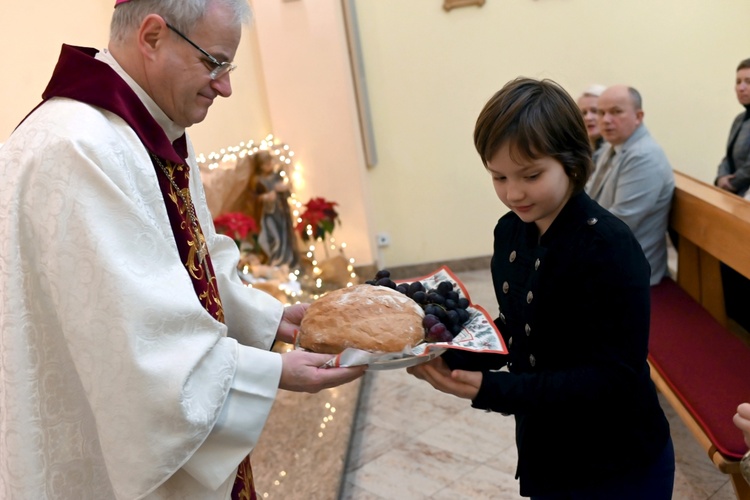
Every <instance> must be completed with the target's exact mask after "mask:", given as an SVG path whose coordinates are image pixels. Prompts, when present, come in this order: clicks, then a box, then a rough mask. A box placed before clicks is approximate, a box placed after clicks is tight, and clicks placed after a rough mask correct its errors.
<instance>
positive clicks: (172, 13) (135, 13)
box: [109, 0, 252, 42]
mask: <svg viewBox="0 0 750 500" xmlns="http://www.w3.org/2000/svg"><path fill="white" fill-rule="evenodd" d="M213 2H218V3H221V4H223V5H226V6H228V7H229V8H230V9H231V10H232V11H233V12H234V17H235V21H236V22H237V23H238V24H242V23H249V22H250V19H251V18H252V11H251V9H250V6H249V5H248V3H247V0H130V1H129V2H126V3H123V4H120V5H118V6H117V7H115V12H114V14H112V22H111V24H110V30H109V38H110V40H112V41H115V42H123V41H125V38H126V37H127V35H128V34H129V33H131V32H132V31H133V30H135V29H137V28H138V27H139V26H140V25H141V22H142V21H143V19H144V18H145V17H146V16H148V15H149V14H158V15H160V16H161V17H163V18H164V20H165V21H167V22H168V23H169V24H171V25H172V26H174V27H175V28H177V29H178V30H180V31H182V32H183V33H185V34H186V35H189V34H190V30H191V28H192V27H193V26H194V25H195V23H197V22H198V21H199V20H200V19H201V18H202V17H203V16H204V14H205V13H206V10H208V7H209V6H210V5H211V4H212V3H213Z"/></svg>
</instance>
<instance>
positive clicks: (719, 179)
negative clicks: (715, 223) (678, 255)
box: [714, 58, 750, 331]
mask: <svg viewBox="0 0 750 500" xmlns="http://www.w3.org/2000/svg"><path fill="white" fill-rule="evenodd" d="M734 91H735V93H736V94H737V101H739V103H740V104H741V105H742V106H744V108H745V111H743V112H742V113H740V114H739V115H737V117H736V118H735V119H734V121H733V122H732V127H731V128H730V129H729V139H728V140H727V151H726V156H724V159H723V160H721V163H720V164H719V168H718V172H717V175H716V180H715V181H714V184H716V185H717V186H718V187H720V188H721V189H724V190H726V191H729V192H730V193H735V194H737V195H739V196H743V195H746V194H747V193H750V190H748V187H750V58H748V59H745V60H743V61H740V63H739V64H738V65H737V73H736V76H735V85H734ZM721 280H722V287H723V289H724V303H725V307H726V313H727V316H729V317H730V318H731V319H733V320H734V321H736V322H737V323H738V324H739V325H740V326H742V328H744V329H745V330H747V331H750V308H748V307H747V298H748V297H750V280H748V279H747V278H745V277H744V276H743V275H742V274H740V273H738V272H737V271H735V270H734V269H732V268H731V267H729V266H727V265H726V264H724V263H722V264H721Z"/></svg>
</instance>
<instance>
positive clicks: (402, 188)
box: [355, 0, 750, 265]
mask: <svg viewBox="0 0 750 500" xmlns="http://www.w3.org/2000/svg"><path fill="white" fill-rule="evenodd" d="M355 3H356V7H357V10H358V16H359V25H360V29H361V37H362V44H363V50H364V60H365V70H366V73H367V79H368V85H369V93H370V99H371V103H372V110H373V126H374V129H375V136H376V142H377V151H378V156H379V160H380V161H379V164H378V165H377V167H375V169H374V170H373V171H372V176H371V188H372V190H373V199H374V200H375V207H374V208H375V214H376V230H377V231H389V232H390V233H391V237H392V240H393V243H392V245H391V247H390V248H388V249H386V251H385V261H386V262H387V263H388V264H389V265H399V264H407V263H415V262H430V261H434V260H442V259H454V258H462V257H468V256H474V255H487V254H490V253H491V250H492V249H491V240H492V234H491V233H492V229H493V227H494V222H495V221H496V220H497V218H498V215H499V214H501V213H503V212H504V211H505V210H504V208H503V207H502V206H501V204H500V202H499V201H498V200H497V199H496V197H495V194H494V191H493V190H492V186H491V184H490V180H489V178H488V176H487V175H486V173H485V172H484V170H483V168H482V165H481V163H480V162H479V160H478V157H477V155H476V152H475V151H474V150H473V145H472V135H471V134H472V131H473V125H474V121H475V119H476V116H477V114H478V113H479V110H480V109H481V107H482V105H483V104H484V103H485V101H486V100H487V99H488V98H489V97H490V95H491V94H492V93H493V92H495V91H496V90H498V89H499V88H500V87H501V86H502V85H503V84H504V83H505V82H506V81H508V80H510V79H512V78H514V77H516V76H519V75H523V76H530V77H540V78H541V77H546V78H552V79H554V80H557V81H558V82H559V83H560V84H562V85H563V86H564V87H565V88H566V89H568V91H569V92H570V93H571V94H574V96H576V95H577V93H578V92H579V91H580V90H582V89H583V88H584V87H585V86H587V85H588V84H589V83H593V82H598V83H602V84H605V85H610V84H614V83H627V84H630V85H633V86H635V87H637V88H638V89H639V90H640V91H641V92H642V94H643V97H644V109H645V123H646V125H647V126H648V127H649V129H650V130H651V133H652V134H653V135H654V136H655V137H656V139H657V140H658V141H659V142H660V143H661V144H662V146H663V147H664V149H665V150H666V153H667V155H668V156H669V158H670V160H671V161H672V164H673V167H675V168H678V169H681V170H683V171H685V172H687V173H689V174H691V175H694V176H696V177H698V178H700V179H702V180H704V181H710V180H712V178H713V175H714V173H715V169H716V166H717V164H718V162H719V160H720V159H721V157H722V156H723V148H724V147H725V144H726V139H727V133H728V131H729V125H730V122H731V120H732V118H733V117H734V116H735V115H736V114H737V113H739V112H740V111H741V108H740V106H739V105H738V104H737V101H736V98H735V96H734V90H733V86H734V73H735V71H734V69H735V67H736V65H737V63H738V62H739V61H740V60H741V59H743V58H746V57H750V30H748V29H747V24H746V20H747V19H749V18H750V3H749V2H747V1H746V0H723V1H721V2H706V1H703V0H660V1H658V2H653V1H651V0H629V1H627V2H623V1H622V0H566V1H560V0H504V1H500V0H488V1H487V2H486V3H485V5H484V7H482V8H477V7H467V8H461V9H456V10H453V11H451V12H450V13H446V12H444V11H443V10H442V9H440V8H439V4H441V3H442V2H440V1H439V0H431V1H429V2H425V1H403V0H355Z"/></svg>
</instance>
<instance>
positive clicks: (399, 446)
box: [307, 271, 735, 500]
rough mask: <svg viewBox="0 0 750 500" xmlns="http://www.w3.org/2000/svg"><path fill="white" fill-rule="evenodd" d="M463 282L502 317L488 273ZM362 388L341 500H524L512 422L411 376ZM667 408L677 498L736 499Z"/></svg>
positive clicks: (396, 375) (397, 373) (464, 276)
mask: <svg viewBox="0 0 750 500" xmlns="http://www.w3.org/2000/svg"><path fill="white" fill-rule="evenodd" d="M458 275H459V278H460V279H461V281H462V282H463V283H464V284H465V285H466V287H467V289H468V290H469V294H470V295H471V299H472V302H475V303H477V304H480V305H482V306H484V307H485V308H486V309H487V310H488V312H489V313H490V314H496V313H497V309H496V305H495V300H494V296H493V292H492V287H491V284H490V278H489V274H488V272H487V271H469V272H463V273H458ZM362 384H363V385H362V393H361V395H360V400H359V407H358V412H357V416H356V419H355V426H354V432H353V435H352V440H351V443H350V448H349V457H348V460H347V463H346V471H345V474H346V475H345V478H344V482H343V488H342V492H341V495H340V496H339V498H340V499H342V500H343V499H347V500H348V499H351V500H382V499H389V500H392V499H398V500H412V499H413V500H417V499H439V500H448V499H452V500H455V499H472V500H474V499H475V500H483V499H499V500H504V499H517V498H521V497H520V496H519V495H518V483H517V482H516V480H515V479H514V477H513V474H514V470H515V460H516V452H515V445H514V439H513V419H512V417H503V416H501V415H498V414H496V413H485V412H483V411H478V410H474V409H472V408H471V407H470V406H469V404H468V402H467V401H465V400H461V399H458V398H455V397H452V396H449V395H446V394H443V393H440V392H438V391H436V390H434V389H432V388H431V387H430V386H429V385H427V384H426V383H425V382H423V381H421V380H418V379H416V378H414V377H412V376H410V375H408V374H407V373H406V371H405V370H393V371H379V372H378V371H373V372H368V374H367V375H366V376H365V378H364V380H363V382H362ZM662 401H663V400H662ZM662 406H663V407H664V409H665V412H666V413H667V416H668V417H669V420H670V424H671V428H672V437H673V440H674V443H675V454H676V457H677V472H676V478H675V491H674V496H673V498H674V499H675V500H707V499H711V500H731V499H735V495H734V492H733V490H732V486H731V484H730V483H729V481H728V479H727V477H726V476H725V475H724V474H721V473H720V472H718V470H716V468H715V467H714V466H713V465H712V464H711V463H710V462H709V460H708V458H707V457H706V456H705V453H704V452H703V450H702V449H701V448H700V447H699V446H698V445H697V443H696V442H695V441H694V440H693V438H692V436H691V435H690V434H689V432H688V430H687V429H686V428H685V426H684V425H683V424H682V422H680V420H679V419H678V418H677V417H676V416H675V414H674V412H673V411H672V410H671V408H670V407H669V406H668V405H667V404H666V403H663V405H662ZM560 459H562V460H564V457H560ZM592 459H596V457H594V456H592ZM582 466H583V467H585V465H583V464H582ZM307 498H322V497H316V496H314V495H313V496H309V497H307Z"/></svg>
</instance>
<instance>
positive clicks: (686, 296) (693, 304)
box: [649, 172, 750, 500]
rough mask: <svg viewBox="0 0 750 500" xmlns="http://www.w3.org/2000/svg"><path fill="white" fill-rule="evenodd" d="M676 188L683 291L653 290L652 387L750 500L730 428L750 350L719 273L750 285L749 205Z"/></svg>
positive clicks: (747, 383)
mask: <svg viewBox="0 0 750 500" xmlns="http://www.w3.org/2000/svg"><path fill="white" fill-rule="evenodd" d="M675 185H676V188H675V194H674V199H673V205H672V212H671V216H670V228H671V230H672V231H674V232H675V233H677V234H678V235H679V237H678V264H677V280H676V281H677V285H679V286H674V282H672V281H671V280H669V279H666V280H665V282H663V283H662V284H660V285H657V287H652V288H653V289H652V324H651V340H650V345H649V348H650V354H649V363H650V364H651V374H652V379H653V380H654V383H655V384H656V386H657V388H658V389H659V391H660V392H661V393H662V394H663V395H664V396H665V398H666V400H667V401H668V402H669V404H670V405H671V406H672V407H673V408H674V409H675V411H676V413H677V414H678V415H679V417H680V418H681V419H682V421H683V422H684V423H685V425H686V426H687V427H688V429H689V430H690V432H691V433H692V434H693V435H694V437H695V438H696V439H697V441H698V442H699V443H700V444H701V446H702V447H703V448H704V449H705V450H706V453H707V454H708V457H709V458H710V460H711V461H712V462H713V463H714V464H715V465H716V466H717V467H718V468H719V470H721V471H722V472H723V473H725V474H729V475H730V478H731V481H732V485H733V487H734V490H735V493H736V494H737V497H738V498H739V499H741V500H745V499H749V500H750V486H749V485H748V483H747V482H746V481H745V480H744V478H743V477H742V476H741V474H740V471H739V458H740V457H741V456H742V454H743V453H744V451H745V445H744V443H742V441H741V439H742V438H741V433H740V432H739V430H736V429H732V428H731V426H732V425H733V424H732V422H731V417H732V415H733V414H734V410H735V409H736V407H737V405H738V404H739V403H741V402H745V401H750V347H749V346H748V344H746V343H745V342H744V341H743V340H742V339H740V337H739V336H737V335H736V334H735V333H733V332H731V331H730V329H729V325H728V320H727V316H726V313H725V310H724V295H723V291H722V283H721V273H720V262H724V263H726V264H728V265H729V266H731V267H733V268H734V269H735V270H737V271H738V272H739V273H741V274H743V275H744V276H745V277H750V202H748V201H747V200H743V199H741V198H739V197H738V196H735V195H732V194H730V193H727V192H725V191H722V190H721V189H719V188H716V187H714V186H711V185H708V184H706V183H704V182H701V181H698V180H696V179H694V178H691V177H690V176H687V175H685V174H682V173H680V172H675ZM685 292H686V293H685ZM701 306H702V307H701ZM748 307H750V297H748ZM738 365H739V366H738Z"/></svg>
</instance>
